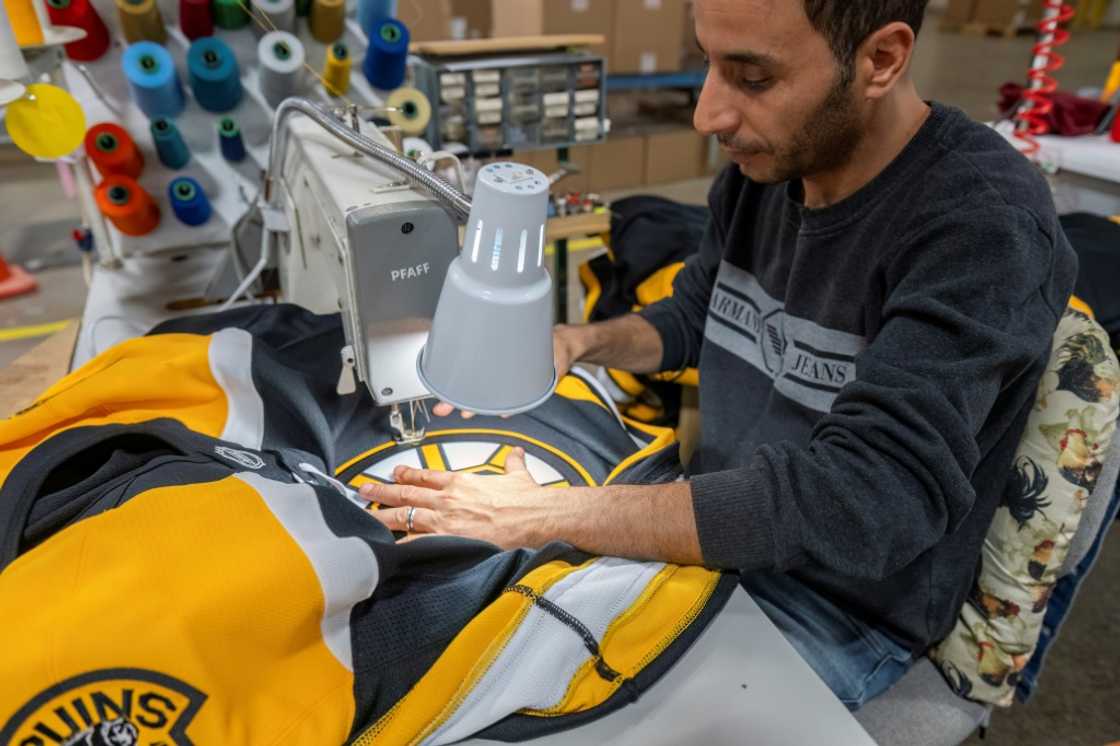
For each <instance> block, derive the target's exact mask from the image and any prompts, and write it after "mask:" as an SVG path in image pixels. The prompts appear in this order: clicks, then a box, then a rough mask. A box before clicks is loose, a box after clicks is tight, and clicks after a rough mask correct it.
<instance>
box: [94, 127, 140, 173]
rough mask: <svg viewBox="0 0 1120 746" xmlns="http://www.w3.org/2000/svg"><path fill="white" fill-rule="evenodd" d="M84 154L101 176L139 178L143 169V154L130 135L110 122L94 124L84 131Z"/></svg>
mask: <svg viewBox="0 0 1120 746" xmlns="http://www.w3.org/2000/svg"><path fill="white" fill-rule="evenodd" d="M85 146H86V155H87V156H89V159H90V160H91V161H93V165H95V166H97V170H98V171H100V172H101V175H102V176H108V175H110V174H123V175H125V176H131V177H132V178H133V179H138V178H140V172H141V171H143V170H144V156H143V154H142V153H141V152H140V149H139V148H138V147H136V143H135V142H134V141H133V139H132V137H131V136H130V135H129V134H128V132H127V131H126V130H125V129H124V127H120V126H118V125H115V124H113V123H112V122H101V123H100V124H95V125H93V126H92V127H90V128H89V129H88V130H87V131H86V138H85Z"/></svg>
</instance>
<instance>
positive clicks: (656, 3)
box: [646, 0, 661, 10]
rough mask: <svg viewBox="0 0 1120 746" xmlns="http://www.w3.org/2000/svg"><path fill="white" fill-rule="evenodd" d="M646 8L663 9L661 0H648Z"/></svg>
mask: <svg viewBox="0 0 1120 746" xmlns="http://www.w3.org/2000/svg"><path fill="white" fill-rule="evenodd" d="M646 10H661V0H646Z"/></svg>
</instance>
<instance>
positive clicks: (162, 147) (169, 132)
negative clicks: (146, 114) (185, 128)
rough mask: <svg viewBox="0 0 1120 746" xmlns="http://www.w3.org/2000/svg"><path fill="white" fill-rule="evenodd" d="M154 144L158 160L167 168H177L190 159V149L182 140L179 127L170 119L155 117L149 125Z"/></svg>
mask: <svg viewBox="0 0 1120 746" xmlns="http://www.w3.org/2000/svg"><path fill="white" fill-rule="evenodd" d="M149 129H150V130H151V133H152V142H154V143H155V146H156V155H158V156H159V162H160V163H162V164H163V165H165V166H167V167H168V168H172V169H179V168H182V167H183V166H185V165H187V161H189V160H190V159H191V151H190V150H189V149H188V148H187V144H186V143H185V142H184V141H183V136H182V135H181V134H180V133H179V128H178V127H176V126H175V123H174V122H172V121H171V120H170V119H163V118H160V119H157V120H155V121H154V122H152V124H151V126H150V127H149Z"/></svg>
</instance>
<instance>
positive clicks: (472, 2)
mask: <svg viewBox="0 0 1120 746" xmlns="http://www.w3.org/2000/svg"><path fill="white" fill-rule="evenodd" d="M451 16H452V19H461V20H458V21H456V20H452V28H455V27H456V26H458V28H459V30H461V31H462V34H461V35H457V36H456V37H455V38H463V39H489V38H490V35H491V34H492V33H493V29H494V8H493V1H492V0H451Z"/></svg>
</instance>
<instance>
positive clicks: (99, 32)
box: [47, 0, 109, 62]
mask: <svg viewBox="0 0 1120 746" xmlns="http://www.w3.org/2000/svg"><path fill="white" fill-rule="evenodd" d="M47 13H49V14H50V18H51V23H53V24H55V25H56V26H76V27H77V28H80V29H84V30H85V32H86V38H84V39H79V40H78V41H72V42H70V43H69V44H67V45H66V46H65V47H64V48H65V49H66V56H67V57H69V58H70V59H72V60H77V61H78V62H92V61H93V60H96V59H98V58H99V57H101V55H103V54H105V52H106V50H108V49H109V29H107V28H106V27H105V22H104V21H102V20H101V16H99V15H97V10H96V9H95V8H94V7H93V5H92V4H91V3H90V1H89V0H47Z"/></svg>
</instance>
